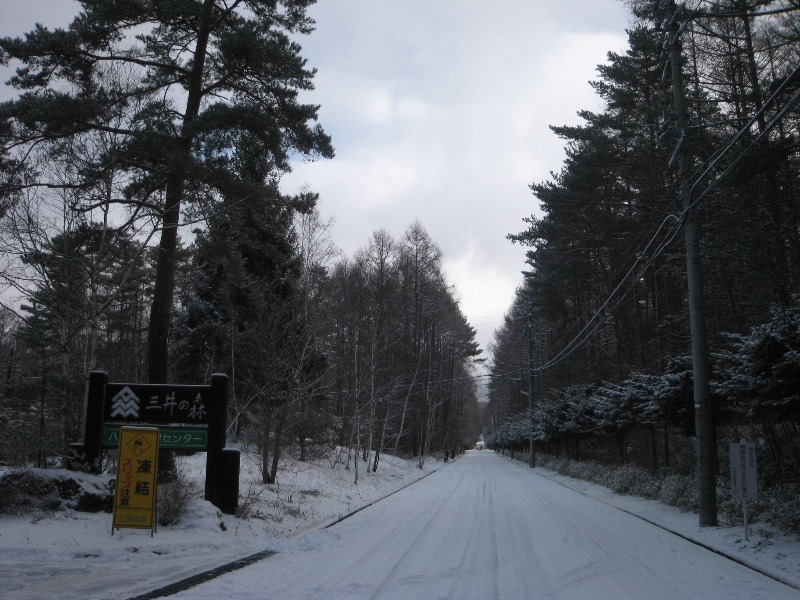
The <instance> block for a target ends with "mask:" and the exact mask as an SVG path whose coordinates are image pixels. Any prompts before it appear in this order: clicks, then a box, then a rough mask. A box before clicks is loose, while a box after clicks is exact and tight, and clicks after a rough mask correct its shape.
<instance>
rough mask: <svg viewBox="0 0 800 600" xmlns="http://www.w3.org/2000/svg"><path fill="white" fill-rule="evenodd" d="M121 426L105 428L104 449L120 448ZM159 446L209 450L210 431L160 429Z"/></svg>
mask: <svg viewBox="0 0 800 600" xmlns="http://www.w3.org/2000/svg"><path fill="white" fill-rule="evenodd" d="M119 430H120V426H119V425H104V426H103V447H104V448H118V447H119V435H120V434H119ZM158 445H159V447H161V449H162V450H164V449H170V450H205V449H206V448H208V430H207V429H205V428H199V427H160V428H159V429H158Z"/></svg>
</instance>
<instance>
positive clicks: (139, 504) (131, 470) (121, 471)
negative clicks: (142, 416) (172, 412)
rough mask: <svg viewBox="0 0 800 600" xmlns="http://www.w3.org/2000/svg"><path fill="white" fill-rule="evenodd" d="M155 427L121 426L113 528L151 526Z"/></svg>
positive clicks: (154, 501) (155, 455)
mask: <svg viewBox="0 0 800 600" xmlns="http://www.w3.org/2000/svg"><path fill="white" fill-rule="evenodd" d="M157 467H158V429H156V428H154V427H122V428H121V429H120V438H119V462H118V463H117V483H116V488H115V495H114V525H113V527H114V528H120V527H133V528H136V529H150V530H152V529H153V525H154V520H155V507H156V470H157Z"/></svg>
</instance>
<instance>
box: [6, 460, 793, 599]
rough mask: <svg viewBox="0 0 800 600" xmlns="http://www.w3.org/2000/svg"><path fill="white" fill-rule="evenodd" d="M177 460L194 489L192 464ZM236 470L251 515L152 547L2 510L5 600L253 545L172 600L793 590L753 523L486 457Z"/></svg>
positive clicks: (175, 575) (82, 590) (252, 465)
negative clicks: (702, 518)
mask: <svg viewBox="0 0 800 600" xmlns="http://www.w3.org/2000/svg"><path fill="white" fill-rule="evenodd" d="M185 461H186V467H187V469H188V470H189V472H190V474H191V476H192V477H193V478H196V479H200V478H201V477H202V465H203V464H204V457H203V456H202V455H196V456H194V457H189V458H187V459H185ZM242 466H243V472H242V480H241V488H240V490H241V494H242V496H243V497H249V500H250V501H252V507H251V512H252V514H254V515H256V516H254V517H251V518H250V519H248V520H244V519H237V518H235V517H232V516H229V515H221V514H220V513H218V512H217V511H216V510H215V509H214V507H213V506H211V505H210V504H209V503H207V502H205V501H202V500H195V501H194V504H193V507H192V511H191V516H190V517H187V518H186V519H185V520H184V522H183V523H182V524H181V525H178V526H174V527H165V528H161V529H159V531H158V532H157V533H156V534H155V536H153V537H150V535H149V533H147V532H142V531H138V530H119V531H116V532H114V533H113V535H112V533H111V530H110V526H111V515H109V514H106V513H99V514H90V513H79V512H74V511H71V510H67V511H65V512H60V513H57V514H51V515H46V516H41V515H40V516H37V517H31V516H30V515H28V516H25V517H18V516H16V517H15V516H3V517H0V573H2V576H0V598H3V599H4V600H16V599H23V598H24V599H29V598H63V599H72V598H75V599H77V598H81V599H83V598H85V599H87V600H90V599H95V598H132V597H135V596H137V595H139V594H143V593H146V592H149V591H152V590H154V589H158V588H160V587H162V586H164V585H167V584H168V583H172V582H174V581H176V580H179V579H182V578H185V577H188V576H190V575H195V574H197V573H198V572H199V571H202V570H204V569H209V568H213V567H217V566H219V565H222V564H224V563H228V562H231V561H233V560H237V559H240V558H242V557H245V556H247V555H249V554H252V553H255V552H260V551H264V550H270V551H274V552H275V554H274V555H272V556H270V557H268V558H266V559H264V560H261V561H259V562H257V563H255V564H253V565H251V566H249V567H245V568H243V569H240V570H237V571H234V572H232V573H229V574H226V575H222V576H221V577H219V578H216V579H214V580H212V581H209V582H207V583H204V584H202V585H199V586H196V587H193V588H191V589H190V590H187V591H184V592H181V593H179V594H178V595H176V596H173V597H175V598H192V599H199V600H203V599H206V598H208V599H212V598H213V599H215V600H216V599H218V598H237V599H248V598H252V599H256V598H258V599H261V598H266V597H271V598H272V597H274V598H281V600H289V599H292V598H331V599H334V600H335V599H338V598H342V599H349V598H404V599H405V598H468V599H470V598H476V599H477V598H481V599H483V598H502V599H504V600H505V599H507V598H541V599H544V600H548V599H559V600H561V599H572V598H592V599H594V600H604V599H606V598H608V599H615V600H616V599H618V598H637V599H641V598H648V599H660V598H664V599H667V598H669V599H670V600H675V599H680V598H708V599H713V600H716V599H720V600H721V599H726V600H727V599H734V600H735V599H739V598H741V599H748V600H749V599H758V598H763V599H770V600H782V599H789V598H792V599H797V598H800V591H799V590H800V541H798V540H795V539H792V538H789V537H787V536H782V535H779V534H776V533H774V532H771V531H770V530H769V529H768V528H767V527H765V526H764V525H762V524H758V523H756V524H753V526H752V528H751V535H750V541H749V542H747V541H745V540H744V532H743V529H742V528H741V527H737V528H726V527H718V528H700V527H699V526H698V525H697V515H694V514H688V513H681V512H680V511H678V510H677V509H673V508H671V507H666V506H663V505H661V504H658V503H656V502H653V501H649V500H642V499H638V498H633V497H627V496H618V495H615V494H613V493H611V492H610V491H608V490H606V489H605V488H602V487H599V486H596V485H593V484H589V483H586V482H582V481H577V480H573V479H569V478H565V477H562V476H560V475H557V474H555V473H553V472H551V471H547V470H545V469H541V468H537V469H530V468H529V467H528V466H527V465H526V464H524V463H520V462H516V461H510V460H509V459H507V458H504V457H501V456H498V455H496V454H495V453H493V452H491V451H486V450H484V451H470V452H467V454H466V455H464V456H462V457H459V458H458V459H457V460H455V461H453V462H450V463H442V462H439V461H433V460H428V461H427V462H426V465H425V469H424V470H422V471H420V470H419V469H417V468H416V464H414V463H412V462H406V461H402V460H400V459H397V458H394V457H391V456H383V457H382V458H381V462H380V466H379V468H378V472H377V473H369V474H367V473H366V472H365V471H364V469H363V466H364V463H360V464H359V467H360V473H359V481H358V485H355V484H354V483H353V475H354V472H353V470H352V469H351V470H344V469H343V468H341V465H337V468H335V469H332V468H331V466H330V462H329V461H328V459H327V458H324V457H323V458H322V459H321V460H316V461H312V462H306V463H301V462H298V461H295V460H286V461H285V463H284V467H283V468H282V469H281V470H280V471H279V474H278V484H277V485H275V486H260V485H259V484H257V482H258V464H257V460H256V459H255V458H253V457H248V456H247V455H245V456H243V461H242ZM420 478H422V480H421V481H418V482H417V483H414V484H413V485H408V484H409V483H411V482H413V481H415V480H417V479H420ZM406 486H407V487H406ZM259 490H262V491H261V492H260V493H259ZM396 490H400V491H397V493H393V492H395V491H396ZM384 497H385V499H383V500H381V501H379V502H376V501H377V500H379V499H380V498H384ZM370 504H371V506H369V508H366V509H364V510H360V511H358V509H360V508H361V507H364V506H367V505H370ZM353 511H358V512H356V514H354V515H353V516H351V517H349V518H347V519H345V520H342V521H341V522H338V523H337V521H338V520H339V519H340V518H341V517H343V516H345V515H347V514H349V513H352V512H353ZM634 515H638V516H634ZM640 517H641V518H640ZM643 519H645V520H643ZM221 524H222V525H224V529H223V527H221V526H220V525H221ZM331 525H332V526H331ZM326 526H328V527H326ZM667 530H670V531H667ZM671 531H672V532H675V533H677V534H678V535H675V533H671ZM681 536H682V537H681ZM684 538H686V539H684ZM688 540H695V541H696V542H698V543H700V544H702V546H701V545H698V544H697V543H693V542H690V541H688ZM703 546H705V547H703ZM708 548H711V549H713V550H714V551H710V550H709V549H708ZM721 554H725V555H727V556H729V557H731V558H733V560H731V559H730V558H725V557H723V556H721ZM736 561H738V562H736ZM740 563H744V564H740ZM745 564H746V565H751V566H752V567H754V568H756V569H758V570H759V571H761V572H762V573H768V574H769V575H770V576H771V577H767V576H765V575H763V574H762V573H759V572H756V571H755V570H753V569H751V568H748V567H747V566H744V565H745ZM776 579H778V580H780V581H783V582H785V583H788V584H789V585H785V584H784V583H780V582H779V581H776ZM791 586H793V587H791Z"/></svg>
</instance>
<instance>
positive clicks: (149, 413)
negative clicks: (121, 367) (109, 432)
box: [103, 383, 211, 425]
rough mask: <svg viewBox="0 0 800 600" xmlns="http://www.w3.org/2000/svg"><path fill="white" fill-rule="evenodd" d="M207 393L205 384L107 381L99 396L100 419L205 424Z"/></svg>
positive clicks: (161, 423) (120, 421)
mask: <svg viewBox="0 0 800 600" xmlns="http://www.w3.org/2000/svg"><path fill="white" fill-rule="evenodd" d="M210 395H211V390H210V388H209V386H207V385H157V384H147V383H139V384H136V383H109V384H106V386H105V393H104V398H103V421H105V422H112V423H147V424H151V425H175V424H182V425H208V423H209V413H208V407H209V400H210Z"/></svg>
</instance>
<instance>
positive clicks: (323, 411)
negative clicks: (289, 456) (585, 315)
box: [0, 0, 480, 483]
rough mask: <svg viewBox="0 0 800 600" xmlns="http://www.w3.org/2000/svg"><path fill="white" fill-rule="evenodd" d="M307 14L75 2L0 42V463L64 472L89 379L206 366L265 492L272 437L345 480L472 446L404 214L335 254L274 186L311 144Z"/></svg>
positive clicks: (307, 211)
mask: <svg viewBox="0 0 800 600" xmlns="http://www.w3.org/2000/svg"><path fill="white" fill-rule="evenodd" d="M311 4H313V1H312V0H282V1H278V2H275V1H265V0H241V1H239V0H237V1H226V0H205V1H203V2H188V3H187V2H173V1H165V2H108V1H102V0H85V1H83V2H81V5H82V12H81V13H80V14H79V15H78V16H77V17H75V19H74V21H73V22H72V23H71V24H70V25H69V26H68V27H67V28H66V29H54V30H48V29H46V28H44V27H41V26H38V27H37V28H36V29H35V30H33V31H31V32H29V33H27V34H25V36H24V37H19V38H3V39H0V52H1V53H2V61H3V64H6V65H13V66H14V67H15V69H16V70H15V74H14V75H13V76H12V78H11V80H10V81H9V86H10V87H12V88H14V90H15V91H16V92H17V95H16V97H15V98H14V99H13V100H9V101H6V102H3V103H2V104H0V123H1V124H0V143H1V144H2V154H1V155H0V157H1V158H0V230H2V231H1V232H0V239H1V240H2V241H1V242H0V257H1V259H2V264H0V281H1V282H2V286H3V294H2V298H0V301H1V302H2V307H1V308H0V364H2V382H1V383H0V463H3V464H7V465H32V466H37V467H40V468H47V467H59V466H61V465H62V464H64V459H65V457H66V456H67V452H68V449H69V447H70V443H73V442H78V441H80V440H81V438H82V436H83V428H82V423H83V422H84V419H85V416H86V415H85V405H86V398H87V396H86V395H87V378H88V374H89V373H90V372H92V371H95V370H102V371H105V372H106V373H108V375H109V377H110V379H111V381H117V382H142V383H153V384H163V383H171V384H173V383H174V384H207V383H208V381H209V378H210V376H211V374H213V373H223V374H226V375H227V376H228V381H229V384H228V387H229V414H228V438H229V442H230V443H234V444H240V445H241V446H242V447H246V448H248V449H250V450H251V451H256V452H257V453H258V455H260V460H261V465H262V466H261V473H262V480H263V482H264V483H274V482H275V480H276V474H277V471H278V466H279V461H280V459H281V456H282V453H284V452H286V451H287V450H291V451H292V452H294V453H296V455H297V456H299V458H300V460H305V459H306V458H307V457H309V456H317V455H318V454H319V453H323V452H324V453H325V454H326V455H327V453H328V452H329V451H330V450H331V449H335V448H342V449H344V450H343V451H344V453H345V454H346V460H347V467H348V468H350V464H351V460H350V459H351V456H352V457H353V461H352V462H353V465H354V466H355V471H356V473H355V477H356V481H357V478H358V465H359V463H362V464H363V465H364V466H363V467H362V468H363V469H371V470H372V471H375V470H377V469H378V468H379V463H380V458H381V455H382V453H384V452H391V453H395V454H402V455H404V456H409V457H414V458H415V459H416V460H417V461H418V464H419V466H420V467H422V465H423V463H424V461H425V458H426V457H427V456H429V455H431V454H432V453H438V454H439V455H440V456H441V454H442V453H443V452H445V451H447V452H453V451H455V450H456V449H459V448H461V447H462V446H463V444H464V440H474V439H475V438H476V437H477V433H478V431H479V428H480V425H479V423H477V421H476V416H477V409H478V407H477V396H476V390H475V387H474V384H473V381H472V379H471V377H470V375H471V373H472V370H473V366H474V361H475V357H476V356H477V355H478V353H479V352H480V350H479V349H478V347H477V344H476V342H475V341H474V336H475V331H474V330H473V329H472V327H470V325H469V324H468V323H467V321H466V318H465V316H464V315H463V314H462V312H461V310H460V308H459V305H458V302H457V300H456V299H455V298H456V297H455V292H454V290H453V289H452V287H451V286H450V285H449V284H448V283H447V282H446V280H445V277H444V275H443V271H442V252H441V250H440V248H439V247H438V246H437V244H436V243H435V242H434V241H433V240H432V239H431V238H430V236H429V235H428V233H427V232H426V230H425V228H424V227H423V226H422V224H421V223H419V222H414V223H410V224H409V226H408V228H407V230H406V232H405V233H404V235H403V236H402V237H401V238H400V239H392V237H391V236H390V235H389V234H388V233H387V232H386V231H384V230H380V229H379V230H377V231H375V232H374V234H373V235H372V236H371V238H370V239H368V240H364V246H363V248H362V249H361V250H360V251H358V252H356V253H355V255H354V256H343V254H342V253H341V252H340V251H339V250H338V249H337V248H336V247H335V246H334V244H333V243H332V241H331V238H330V235H329V233H330V228H331V226H332V222H331V221H330V220H328V221H326V220H324V219H322V218H321V217H320V213H319V211H318V210H317V208H316V204H317V201H318V195H317V194H316V193H314V192H313V191H312V190H310V189H304V190H301V191H300V192H299V193H297V194H295V195H286V194H285V193H282V192H281V191H280V188H279V183H280V180H281V176H282V175H284V174H285V173H287V172H288V171H289V170H290V163H291V160H292V159H293V158H295V157H302V158H304V159H306V160H324V159H330V158H332V157H333V156H334V149H333V143H332V140H331V138H330V137H329V136H328V135H327V133H325V131H324V129H323V128H322V125H321V124H319V123H318V122H317V113H318V108H319V107H318V106H316V105H313V104H306V103H304V102H302V101H301V99H300V97H301V92H303V91H310V90H312V89H313V79H314V75H315V71H314V70H313V69H310V68H308V67H307V66H306V63H305V60H304V59H303V57H302V56H301V48H300V45H299V44H298V43H297V41H296V40H297V39H298V37H299V36H303V35H306V34H309V33H311V31H312V29H313V21H312V20H311V19H310V17H309V16H308V12H307V11H308V8H309V6H310V5H311ZM20 65H21V66H20ZM358 455H361V456H362V460H361V461H358V460H355V457H356V456H358ZM343 460H344V459H343ZM103 467H104V465H100V468H103ZM95 468H97V467H95Z"/></svg>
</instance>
